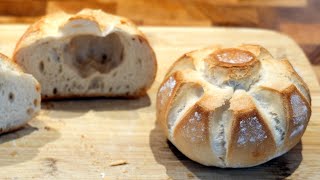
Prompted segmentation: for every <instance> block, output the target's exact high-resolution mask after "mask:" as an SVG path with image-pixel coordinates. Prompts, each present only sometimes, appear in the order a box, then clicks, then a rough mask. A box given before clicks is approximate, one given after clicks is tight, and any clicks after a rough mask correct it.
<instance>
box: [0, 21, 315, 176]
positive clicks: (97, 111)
mask: <svg viewBox="0 0 320 180" xmlns="http://www.w3.org/2000/svg"><path fill="white" fill-rule="evenodd" d="M26 28H27V26H25V25H2V26H0V34H1V35H2V38H1V39H0V51H1V52H4V53H5V54H7V55H9V56H10V55H11V54H12V51H13V48H14V45H15V42H16V40H17V39H18V38H19V36H20V35H21V34H22V33H23V32H24V30H25V29H26ZM141 29H142V31H143V32H145V33H146V35H147V37H148V38H149V40H150V42H151V45H152V46H153V47H154V49H155V51H156V55H157V58H158V64H159V70H158V74H157V78H156V81H155V83H154V84H153V86H152V88H151V89H150V90H149V92H148V95H147V96H145V97H142V98H140V99H135V100H123V99H86V100H65V101H51V102H44V103H42V110H41V112H40V115H39V116H37V117H36V118H34V119H33V120H32V121H31V122H30V123H29V125H27V126H26V127H25V128H24V129H21V130H19V131H16V132H14V133H9V134H5V135H2V136H0V168H1V171H0V179H282V178H288V179H302V178H303V179H305V178H307V179H319V178H320V176H319V167H320V162H319V159H320V142H319V138H320V132H319V128H320V122H319V118H320V88H319V85H318V83H317V80H316V76H315V75H314V72H313V71H312V70H311V66H310V64H309V61H308V60H307V58H306V56H305V55H304V53H303V51H302V50H301V49H300V48H299V47H298V46H297V44H296V43H295V42H294V41H293V40H292V39H290V38H288V37H287V36H284V35H281V34H279V33H276V32H273V31H266V30H256V29H238V28H161V27H141ZM241 43H259V44H261V45H263V46H265V47H267V48H268V49H269V50H270V51H271V53H272V54H273V55H274V56H275V57H278V58H281V57H284V56H287V57H288V58H289V59H290V60H291V63H292V64H293V65H294V66H295V68H296V69H297V71H298V72H299V73H300V74H301V76H302V77H303V78H304V79H305V81H306V82H307V84H308V85H309V88H310V90H311V93H312V110H313V114H312V117H311V120H310V123H309V126H308V128H307V130H306V132H305V134H304V136H303V138H302V141H301V142H300V143H299V144H298V145H297V146H295V147H294V148H293V149H292V150H291V151H290V152H288V153H286V154H285V155H283V156H281V157H279V158H276V159H274V160H272V161H270V162H268V163H265V164H263V165H260V166H257V167H253V168H245V169H220V168H215V167H205V166H202V165H199V164H197V163H195V162H193V161H191V160H189V159H188V158H186V157H185V156H184V155H182V154H181V153H180V152H179V151H178V150H177V149H176V148H175V147H174V146H173V145H172V144H171V143H169V142H168V141H167V140H166V138H165V136H164V134H163V133H162V131H161V129H160V128H159V126H158V124H157V123H156V116H155V97H156V91H157V89H158V86H159V83H160V82H161V81H162V78H163V76H164V73H165V72H166V70H167V69H168V67H169V66H170V65H171V64H172V63H173V62H174V61H175V60H176V59H177V58H178V57H179V56H181V55H182V54H183V53H185V52H188V51H190V50H194V49H198V48H202V47H205V46H209V45H212V44H222V45H224V46H233V45H238V44H241Z"/></svg>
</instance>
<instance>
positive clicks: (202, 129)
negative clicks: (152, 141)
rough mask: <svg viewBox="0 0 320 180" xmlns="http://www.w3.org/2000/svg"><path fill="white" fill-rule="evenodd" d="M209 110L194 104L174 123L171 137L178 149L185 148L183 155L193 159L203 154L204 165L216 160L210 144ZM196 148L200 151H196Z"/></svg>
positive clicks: (197, 158)
mask: <svg viewBox="0 0 320 180" xmlns="http://www.w3.org/2000/svg"><path fill="white" fill-rule="evenodd" d="M209 114H210V112H209V111H206V110H205V109H203V108H202V107H201V106H199V105H197V104H196V105H194V106H193V107H192V109H190V110H189V111H188V112H187V113H186V114H185V116H183V117H182V118H181V120H180V121H179V123H178V124H177V125H176V127H175V129H174V132H173V138H174V142H175V146H176V147H177V148H178V149H181V150H183V149H185V150H186V151H185V155H186V156H188V157H189V158H190V159H192V160H194V161H199V160H200V159H203V158H204V157H203V156H205V158H206V160H207V162H204V164H205V165H210V164H212V161H216V159H215V158H214V155H213V154H212V150H211V144H210V128H209ZM198 148H200V149H201V152H198V151H199V150H198Z"/></svg>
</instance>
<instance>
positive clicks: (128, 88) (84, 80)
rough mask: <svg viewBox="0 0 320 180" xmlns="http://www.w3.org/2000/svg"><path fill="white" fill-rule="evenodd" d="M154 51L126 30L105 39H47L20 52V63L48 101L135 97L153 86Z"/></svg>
mask: <svg viewBox="0 0 320 180" xmlns="http://www.w3.org/2000/svg"><path fill="white" fill-rule="evenodd" d="M151 53H152V52H151V51H150V50H149V47H148V46H147V45H146V44H145V42H143V41H141V40H140V39H139V37H137V36H132V35H129V34H127V33H126V32H124V31H116V30H114V31H112V32H109V34H105V36H100V35H96V34H95V35H88V34H87V35H75V36H67V37H64V38H60V37H59V38H53V37H52V38H47V39H42V40H40V41H38V42H36V43H34V44H33V45H31V46H28V47H26V48H22V49H21V50H20V51H19V52H18V53H17V60H18V62H19V63H20V64H22V66H23V68H24V69H25V70H26V72H31V73H32V74H33V75H34V76H35V77H36V79H37V80H38V81H39V82H40V84H41V85H42V94H43V95H45V96H49V97H50V96H73V95H88V94H89V95H90V94H91V95H103V96H113V95H114V96H117V95H133V94H134V93H135V92H137V91H139V90H140V88H143V87H145V86H146V84H150V81H152V80H153V77H152V74H153V72H154V71H155V70H154V65H153V61H151V58H152V54H151Z"/></svg>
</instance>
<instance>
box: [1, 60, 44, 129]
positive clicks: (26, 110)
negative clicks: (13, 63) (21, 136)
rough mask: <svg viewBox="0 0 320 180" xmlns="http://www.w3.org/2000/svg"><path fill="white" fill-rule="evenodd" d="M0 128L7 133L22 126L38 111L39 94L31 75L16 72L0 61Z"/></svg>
mask: <svg viewBox="0 0 320 180" xmlns="http://www.w3.org/2000/svg"><path fill="white" fill-rule="evenodd" d="M0 77H1V78H0V102H1V108H0V128H1V132H7V131H9V130H12V129H16V128H18V127H20V126H22V125H24V124H25V123H26V122H27V121H28V120H30V119H31V118H32V117H33V116H34V115H35V114H36V113H37V112H38V111H39V110H40V93H39V92H37V91H36V87H35V86H36V83H35V80H34V78H33V77H32V76H31V75H27V74H22V73H20V72H16V70H14V68H12V67H10V66H9V65H8V64H7V63H4V62H2V60H0Z"/></svg>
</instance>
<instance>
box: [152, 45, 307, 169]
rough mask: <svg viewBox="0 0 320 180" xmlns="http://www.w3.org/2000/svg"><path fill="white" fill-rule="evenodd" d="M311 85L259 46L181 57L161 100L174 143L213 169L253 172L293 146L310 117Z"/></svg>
mask: <svg viewBox="0 0 320 180" xmlns="http://www.w3.org/2000/svg"><path fill="white" fill-rule="evenodd" d="M310 105H311V98H310V94H309V89H308V87H307V85H306V83H305V82H304V81H303V80H302V79H301V77H300V76H299V75H298V74H297V73H296V71H295V70H294V69H293V67H292V66H291V64H290V63H289V61H288V60H287V59H282V60H279V59H274V58H273V57H272V56H271V54H270V53H269V52H268V51H267V50H266V49H264V48H263V47H261V46H258V45H242V46H239V47H236V48H225V49H223V48H219V47H211V48H206V49H201V50H198V51H193V52H190V53H187V54H185V55H183V56H182V57H181V58H180V59H178V60H177V61H176V62H175V63H174V64H173V65H172V67H171V68H170V70H169V71H168V73H167V74H166V76H165V78H164V81H163V83H162V84H161V86H160V88H159V91H158V96H157V118H158V121H159V122H160V123H161V125H162V127H163V129H164V131H165V133H166V135H167V137H168V139H169V140H170V141H171V142H172V143H173V144H174V145H175V146H176V147H177V148H178V149H179V150H180V151H181V152H182V153H183V154H185V155H186V156H187V157H189V158H190V159H192V160H194V161H196V162H198V163H201V164H203V165H207V166H218V167H232V168H238V167H250V166H256V165H259V164H261V163H264V162H266V161H269V160H270V159H273V158H275V157H278V156H280V155H282V154H284V153H286V152H287V151H289V150H290V149H291V148H292V147H294V146H295V145H296V144H297V143H298V142H299V141H300V139H301V136H302V135H303V133H304V131H305V129H306V127H307V124H308V121H309V118H310V115H311V108H310Z"/></svg>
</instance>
